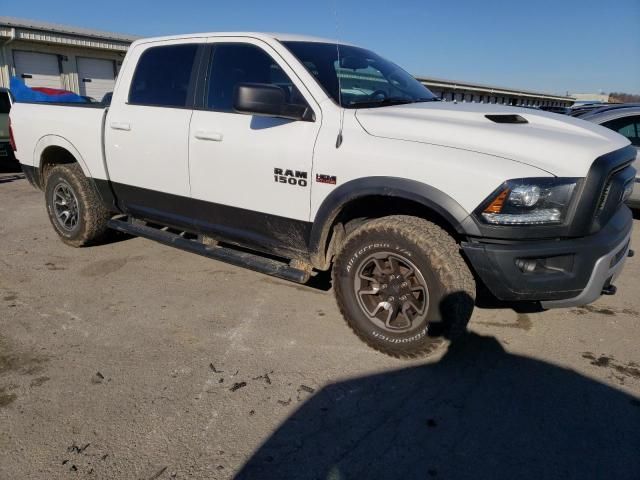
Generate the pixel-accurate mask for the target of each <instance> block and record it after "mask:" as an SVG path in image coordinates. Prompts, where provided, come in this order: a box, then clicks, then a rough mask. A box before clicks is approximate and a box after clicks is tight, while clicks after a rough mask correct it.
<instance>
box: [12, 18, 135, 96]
mask: <svg viewBox="0 0 640 480" xmlns="http://www.w3.org/2000/svg"><path fill="white" fill-rule="evenodd" d="M136 38H137V37H134V36H128V35H120V34H117V33H108V32H100V31H94V30H86V29H82V28H76V27H67V26H63V25H55V24H50V23H45V22H39V21H35V20H23V19H18V18H11V17H0V87H8V86H9V78H10V77H11V76H14V75H15V76H17V77H20V78H22V79H23V80H24V81H25V83H26V84H27V85H29V86H31V87H50V88H61V89H64V90H69V91H72V92H75V93H78V94H80V95H86V96H89V97H93V98H95V99H98V100H99V99H101V98H102V96H103V95H104V94H105V93H106V92H110V91H112V90H113V85H114V83H115V78H116V76H117V74H118V70H119V69H120V65H121V64H122V59H123V58H124V55H125V53H126V51H127V48H128V47H129V44H130V43H131V42H132V41H134V40H135V39H136Z"/></svg>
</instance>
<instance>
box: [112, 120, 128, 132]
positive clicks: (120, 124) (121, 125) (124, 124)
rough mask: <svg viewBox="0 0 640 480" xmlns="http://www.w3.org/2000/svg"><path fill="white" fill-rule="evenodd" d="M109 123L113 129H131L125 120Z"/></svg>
mask: <svg viewBox="0 0 640 480" xmlns="http://www.w3.org/2000/svg"><path fill="white" fill-rule="evenodd" d="M109 125H110V126H111V128H112V129H113V130H124V131H126V132H128V131H129V130H131V124H130V123H127V122H111V123H110V124H109Z"/></svg>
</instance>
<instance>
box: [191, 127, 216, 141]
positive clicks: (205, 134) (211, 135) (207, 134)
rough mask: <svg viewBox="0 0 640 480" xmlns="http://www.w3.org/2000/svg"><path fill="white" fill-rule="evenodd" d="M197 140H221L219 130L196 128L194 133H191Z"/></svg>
mask: <svg viewBox="0 0 640 480" xmlns="http://www.w3.org/2000/svg"><path fill="white" fill-rule="evenodd" d="M193 136H194V137H196V138H197V139H198V140H209V141H212V142H221V141H222V134H221V133H220V132H211V131H208V130H196V133H195V134H194V135H193Z"/></svg>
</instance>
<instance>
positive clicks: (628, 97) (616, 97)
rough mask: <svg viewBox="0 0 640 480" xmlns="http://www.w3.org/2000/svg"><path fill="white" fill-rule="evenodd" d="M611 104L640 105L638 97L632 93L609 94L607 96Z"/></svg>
mask: <svg viewBox="0 0 640 480" xmlns="http://www.w3.org/2000/svg"><path fill="white" fill-rule="evenodd" d="M609 101H610V102H611V103H640V95H634V94H632V93H622V92H611V93H610V94H609Z"/></svg>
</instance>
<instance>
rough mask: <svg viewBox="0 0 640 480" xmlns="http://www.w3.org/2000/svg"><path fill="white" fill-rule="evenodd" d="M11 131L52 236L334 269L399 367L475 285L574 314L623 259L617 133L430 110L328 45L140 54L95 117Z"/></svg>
mask: <svg viewBox="0 0 640 480" xmlns="http://www.w3.org/2000/svg"><path fill="white" fill-rule="evenodd" d="M11 122H12V123H11V124H12V130H13V135H14V140H15V142H14V143H15V147H16V148H17V150H16V153H17V157H18V159H19V160H20V162H21V164H22V167H23V169H24V172H25V174H26V175H27V177H28V178H29V179H30V181H31V182H32V183H33V184H34V185H36V186H38V187H40V188H41V189H43V190H44V193H45V200H46V208H47V212H48V214H49V217H50V219H51V223H52V225H53V227H54V229H55V230H56V232H57V233H58V235H59V236H60V238H61V239H62V240H63V241H64V242H65V243H67V244H69V245H72V246H82V245H87V244H90V243H92V242H95V241H97V240H98V239H100V238H101V237H102V236H103V235H104V234H105V232H106V231H107V229H108V228H112V229H116V230H120V231H123V232H128V233H130V234H133V235H137V236H142V237H146V238H149V239H153V240H156V241H160V242H163V243H165V244H167V245H172V246H175V247H179V248H182V249H185V250H189V251H191V252H195V253H199V254H201V255H204V256H207V257H211V258H216V259H220V260H224V261H227V262H231V263H233V264H236V265H242V266H246V267H248V268H251V269H254V270H257V271H260V272H264V273H267V274H271V275H275V276H278V277H282V278H285V279H289V280H292V281H295V282H301V283H304V282H306V281H307V280H309V278H310V275H312V274H315V273H316V272H318V271H328V270H331V271H332V279H333V289H334V291H335V296H336V298H337V302H338V306H339V308H340V310H341V311H342V313H343V315H344V318H345V319H346V321H347V323H348V325H349V326H350V327H351V328H352V329H353V330H354V332H355V333H356V334H357V335H358V336H359V337H360V338H361V339H362V340H363V341H364V342H366V343H367V344H368V345H370V346H371V347H373V348H376V349H378V350H380V351H382V352H385V353H387V354H389V355H393V356H397V357H413V356H417V355H422V354H425V353H428V352H429V351H430V350H431V349H432V347H433V345H434V344H435V343H436V342H441V340H439V339H438V338H439V337H438V335H440V336H445V337H446V336H447V335H453V334H454V333H456V332H460V331H463V329H462V328H461V327H464V322H465V321H466V320H468V317H469V315H470V312H471V310H472V308H473V305H474V297H475V293H476V282H482V283H483V284H484V285H486V287H488V289H489V290H490V291H491V292H492V293H493V294H494V295H495V296H496V297H498V298H499V299H502V300H505V301H535V302H540V303H541V305H542V307H544V308H552V307H567V306H574V305H583V304H587V303H589V302H592V301H594V300H595V299H597V298H598V297H599V296H600V295H601V294H602V293H603V292H604V293H613V292H614V291H615V287H614V286H613V281H614V280H615V279H616V277H617V276H618V275H619V273H620V271H621V269H622V266H623V263H624V261H625V257H627V255H628V254H629V253H630V249H629V240H630V236H631V228H632V216H631V212H630V210H629V209H628V208H627V207H626V206H625V205H624V201H625V199H626V198H627V197H628V196H629V195H630V193H631V191H632V188H633V181H634V178H635V171H634V169H633V167H631V166H630V164H631V162H632V161H633V159H634V158H635V150H634V149H633V147H631V146H629V141H628V140H627V139H625V138H624V137H622V136H620V135H618V134H616V133H614V132H612V131H610V130H608V129H606V128H603V127H600V126H598V125H594V124H591V123H588V122H584V121H582V120H578V119H572V118H566V117H563V116H560V115H557V114H552V113H545V112H539V111H533V110H525V109H516V108H513V107H507V106H502V105H482V104H470V103H457V104H456V103H446V102H440V101H437V99H436V98H435V97H434V95H433V94H432V93H431V92H430V91H429V90H428V89H427V88H426V87H424V86H423V85H422V84H421V83H419V82H418V81H416V80H415V79H414V78H413V77H412V76H410V75H409V74H408V73H406V72H405V71H403V70H402V69H400V68H399V67H397V66H396V65H394V64H393V63H391V62H389V61H387V60H385V59H383V58H381V57H380V56H378V55H376V54H375V53H373V52H371V51H369V50H365V49H363V48H359V47H356V46H352V45H347V44H336V43H334V42H331V41H329V40H321V39H314V38H307V37H300V36H293V35H269V34H258V33H212V34H199V35H182V36H174V37H163V38H151V39H144V40H138V41H136V42H134V43H133V44H132V45H131V48H130V49H129V51H128V53H127V55H126V58H125V60H124V62H123V64H122V68H121V70H120V73H119V77H118V79H117V82H116V86H115V89H114V92H113V96H112V99H111V103H110V105H109V106H108V107H107V108H105V107H104V106H103V105H99V104H98V105H96V104H93V105H92V104H89V105H37V104H28V103H20V104H16V105H15V106H14V109H13V110H12V112H11ZM246 301H247V302H250V301H251V297H250V296H247V297H246Z"/></svg>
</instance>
